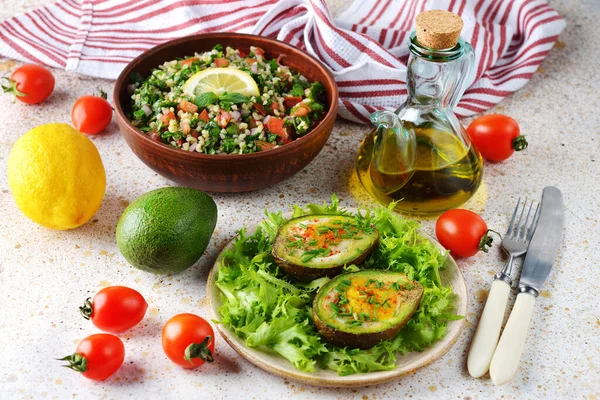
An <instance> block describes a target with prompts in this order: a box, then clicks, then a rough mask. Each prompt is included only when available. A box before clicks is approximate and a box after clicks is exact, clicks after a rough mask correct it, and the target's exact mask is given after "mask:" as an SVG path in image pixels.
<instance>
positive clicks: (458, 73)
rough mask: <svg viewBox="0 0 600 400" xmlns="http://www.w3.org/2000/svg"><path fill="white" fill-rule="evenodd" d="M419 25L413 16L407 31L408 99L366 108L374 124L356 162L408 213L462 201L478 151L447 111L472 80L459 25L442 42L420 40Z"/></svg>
mask: <svg viewBox="0 0 600 400" xmlns="http://www.w3.org/2000/svg"><path fill="white" fill-rule="evenodd" d="M426 13H427V12H426ZM444 13H448V12H445V11H444ZM448 14H451V13H448ZM421 15H422V14H421ZM452 15H454V14H452ZM454 16H455V17H456V18H459V19H460V17H458V16H456V15H454ZM460 28H462V21H461V24H460ZM430 31H431V30H430ZM418 32H419V17H417V32H413V34H412V35H411V37H410V45H409V48H410V53H411V55H410V59H409V63H408V74H407V87H408V98H407V100H406V102H405V103H404V104H403V105H401V106H400V107H399V108H398V109H397V110H396V111H395V112H390V111H377V112H375V113H373V114H372V115H371V122H372V123H373V124H374V125H375V129H374V130H373V131H371V132H370V133H369V134H368V135H367V137H366V138H365V139H364V140H363V142H362V143H361V145H360V148H359V152H358V160H357V166H356V168H357V173H358V176H359V179H360V181H361V183H362V184H363V186H364V187H365V188H366V190H367V191H368V192H369V193H370V194H371V195H372V196H373V197H375V198H376V199H377V200H378V201H379V202H381V203H383V204H386V205H387V204H389V203H390V202H392V201H397V204H396V207H395V209H396V210H397V211H399V212H403V213H407V214H440V213H442V212H444V211H446V210H449V209H451V208H455V207H458V206H460V205H462V204H463V203H465V202H466V201H467V200H468V199H469V198H471V196H472V195H473V194H474V193H475V191H476V190H477V188H478V187H479V185H480V183H481V179H482V169H483V165H482V159H481V156H480V155H479V153H478V152H477V150H476V149H475V148H474V147H473V146H472V145H471V142H470V140H469V137H468V135H467V133H466V131H465V129H464V128H463V127H462V125H461V124H460V122H459V121H458V119H457V117H456V115H455V114H454V112H453V111H452V110H453V108H454V106H456V104H457V103H458V101H459V99H460V97H461V96H462V94H463V92H464V90H465V89H466V87H465V86H466V85H467V84H468V82H469V81H470V74H471V71H472V68H473V64H474V52H473V49H472V47H471V46H470V45H469V44H468V43H466V42H464V41H463V40H461V39H460V38H458V35H459V34H460V29H459V32H458V35H457V40H456V41H455V45H454V46H453V47H451V48H445V49H435V48H432V47H427V46H425V45H423V44H421V43H420V42H419V40H418V35H417V33H418ZM419 37H420V36H419Z"/></svg>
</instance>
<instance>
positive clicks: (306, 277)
mask: <svg viewBox="0 0 600 400" xmlns="http://www.w3.org/2000/svg"><path fill="white" fill-rule="evenodd" d="M327 216H328V217H329V216H330V215H327ZM285 225H286V224H283V225H282V226H281V227H280V228H279V231H278V232H277V236H276V239H275V243H273V250H272V251H271V255H272V256H273V259H274V260H275V262H276V263H277V265H278V266H280V267H281V268H282V269H283V270H284V271H285V273H286V274H288V275H290V276H292V277H293V278H295V279H297V280H299V281H301V282H310V281H312V280H315V279H318V278H322V277H324V276H327V277H329V278H333V277H335V276H337V275H339V274H341V273H342V272H343V271H344V266H346V265H360V264H362V263H363V262H364V261H365V260H366V259H367V257H369V256H370V255H371V253H373V252H374V251H375V249H377V246H379V231H378V230H377V229H376V228H375V227H373V228H374V232H375V233H377V238H376V239H375V241H373V244H372V245H371V246H370V247H369V248H368V249H367V250H365V251H364V252H363V253H362V254H361V255H360V256H358V257H357V258H355V259H354V260H351V261H348V262H347V263H346V264H344V265H337V266H332V267H329V268H311V267H306V266H304V265H299V264H294V263H291V262H289V261H287V260H285V259H283V258H281V257H279V255H278V254H277V252H276V249H277V248H278V247H279V246H278V242H279V241H281V240H284V238H283V237H282V236H281V235H280V232H281V230H282V229H283V227H284V226H285Z"/></svg>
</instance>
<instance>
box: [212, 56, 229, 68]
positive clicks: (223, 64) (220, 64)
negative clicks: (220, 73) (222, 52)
mask: <svg viewBox="0 0 600 400" xmlns="http://www.w3.org/2000/svg"><path fill="white" fill-rule="evenodd" d="M215 65H216V66H217V67H219V68H220V67H227V66H229V61H227V59H225V58H215Z"/></svg>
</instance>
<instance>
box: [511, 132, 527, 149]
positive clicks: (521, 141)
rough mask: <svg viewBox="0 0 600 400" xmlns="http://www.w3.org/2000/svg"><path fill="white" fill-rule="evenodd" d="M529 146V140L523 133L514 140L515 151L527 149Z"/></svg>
mask: <svg viewBox="0 0 600 400" xmlns="http://www.w3.org/2000/svg"><path fill="white" fill-rule="evenodd" d="M527 146H529V143H527V140H526V139H525V136H523V135H519V136H517V137H516V138H514V139H513V141H512V147H513V149H515V151H521V150H525V149H526V148H527Z"/></svg>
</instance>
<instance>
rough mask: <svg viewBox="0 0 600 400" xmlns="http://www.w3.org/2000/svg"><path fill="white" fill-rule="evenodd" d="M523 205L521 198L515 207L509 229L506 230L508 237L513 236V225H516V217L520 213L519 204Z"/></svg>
mask: <svg viewBox="0 0 600 400" xmlns="http://www.w3.org/2000/svg"><path fill="white" fill-rule="evenodd" d="M520 203H521V198H520V197H519V200H517V206H516V207H515V211H514V212H513V215H512V218H511V219H510V224H508V229H507V230H506V236H512V233H511V230H512V229H513V224H514V223H515V217H516V216H517V211H519V204H520Z"/></svg>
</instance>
